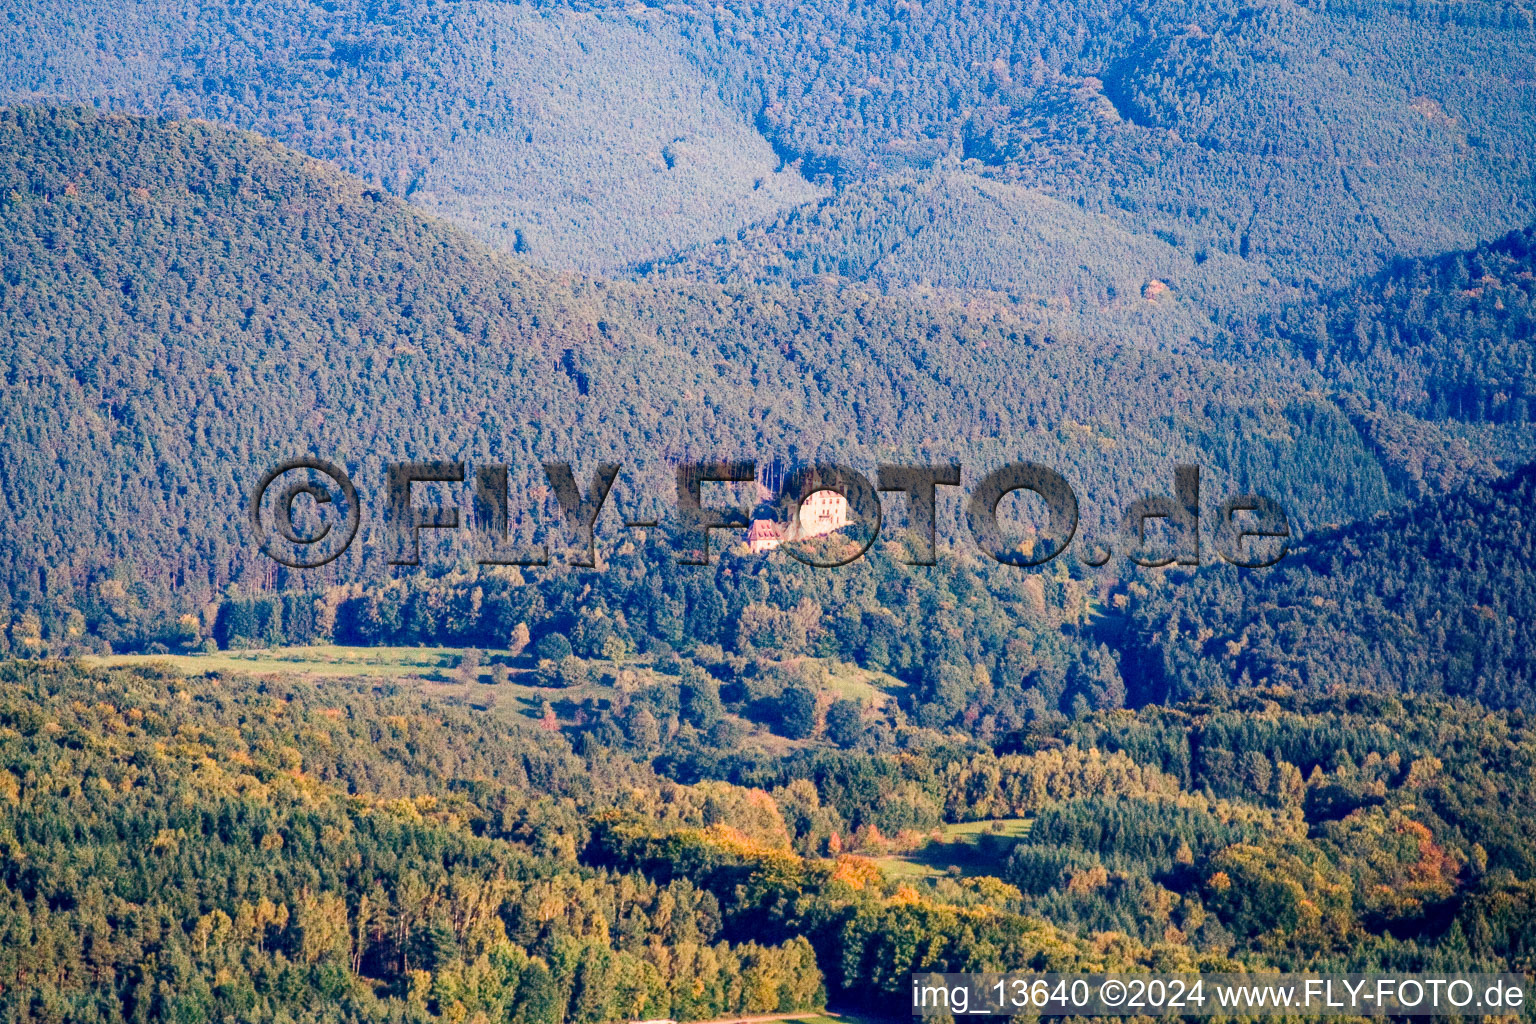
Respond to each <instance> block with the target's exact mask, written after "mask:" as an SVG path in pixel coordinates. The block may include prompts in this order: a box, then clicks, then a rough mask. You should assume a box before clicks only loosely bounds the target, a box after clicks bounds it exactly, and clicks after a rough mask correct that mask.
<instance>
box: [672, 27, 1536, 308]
mask: <svg viewBox="0 0 1536 1024" xmlns="http://www.w3.org/2000/svg"><path fill="white" fill-rule="evenodd" d="M685 9H687V10H692V11H693V13H694V17H693V18H692V19H691V20H690V21H688V22H687V30H688V32H689V34H690V36H691V38H692V39H693V40H694V42H695V45H696V46H698V48H699V51H700V54H701V57H700V60H701V61H702V62H703V63H704V65H705V66H713V67H716V68H718V69H719V71H718V73H719V74H721V75H723V76H724V78H725V80H726V81H727V84H728V88H729V90H730V92H731V95H732V96H734V97H735V99H736V102H737V103H738V104H740V105H741V106H742V108H743V109H744V110H747V111H749V112H757V113H758V114H759V117H760V123H761V124H762V125H763V126H764V130H765V131H766V132H767V133H768V134H769V136H770V138H771V139H773V141H774V143H775V145H776V146H777V147H778V148H779V149H780V151H781V152H783V153H785V154H786V155H794V156H799V157H802V158H803V159H804V166H805V167H806V168H807V169H808V171H822V172H826V173H830V174H832V175H833V176H835V177H837V178H839V179H841V180H852V179H856V178H865V177H870V176H878V175H880V174H882V173H885V172H887V171H889V170H890V169H892V168H895V167H904V166H911V165H914V164H916V165H919V166H927V165H930V164H932V163H933V162H934V161H936V160H939V159H941V158H943V157H946V156H948V157H956V158H960V159H966V160H975V161H976V164H975V165H974V166H975V167H976V169H978V170H980V171H981V172H982V173H986V174H990V175H995V176H999V177H1003V178H1006V179H1009V180H1014V181H1018V182H1021V183H1024V184H1028V185H1032V186H1035V187H1037V188H1040V189H1042V190H1043V191H1045V192H1046V193H1048V194H1050V195H1052V196H1054V197H1056V198H1060V199H1066V200H1070V201H1073V202H1081V203H1083V204H1084V205H1085V206H1086V207H1087V208H1089V209H1092V210H1099V211H1103V212H1106V213H1108V214H1110V215H1111V216H1113V217H1115V218H1116V219H1118V220H1119V221H1120V222H1121V223H1122V224H1123V225H1124V226H1126V227H1128V228H1130V229H1131V230H1133V231H1136V232H1138V233H1156V234H1159V235H1162V236H1163V237H1165V238H1166V239H1167V240H1168V241H1170V242H1171V243H1173V244H1175V245H1178V246H1179V247H1180V248H1182V249H1184V250H1185V251H1186V252H1187V253H1188V254H1189V255H1191V256H1193V257H1195V258H1200V257H1201V256H1202V255H1206V254H1210V253H1215V252H1225V253H1232V254H1237V255H1240V256H1243V257H1247V258H1251V259H1255V260H1262V261H1264V262H1267V263H1268V264H1270V265H1271V266H1272V267H1273V268H1274V269H1275V270H1276V271H1278V272H1279V273H1281V274H1282V275H1283V276H1284V277H1287V278H1290V277H1298V278H1315V279H1319V280H1334V281H1337V280H1338V279H1340V278H1346V279H1347V278H1352V277H1354V276H1356V275H1357V274H1359V273H1360V272H1362V271H1370V270H1374V269H1376V267H1377V266H1379V265H1380V263H1381V262H1382V261H1384V260H1385V259H1389V258H1391V257H1393V256H1397V255H1406V254H1422V253H1429V252H1435V251H1440V250H1444V249H1449V248H1455V247H1460V246H1466V245H1469V244H1472V243H1474V242H1475V241H1476V240H1478V239H1479V238H1486V237H1490V236H1493V235H1497V234H1501V233H1503V232H1504V231H1507V230H1509V229H1510V228H1512V227H1515V226H1518V225H1520V224H1523V223H1526V222H1528V221H1529V220H1531V219H1532V210H1533V207H1532V200H1533V198H1536V190H1533V181H1532V163H1531V155H1530V154H1531V153H1532V151H1533V142H1536V135H1533V132H1536V92H1533V89H1536V86H1533V84H1532V83H1531V81H1530V79H1529V76H1527V75H1525V74H1524V72H1523V69H1525V68H1528V67H1529V66H1530V63H1531V60H1532V55H1533V53H1536V32H1533V30H1532V23H1531V18H1530V15H1529V12H1528V11H1526V10H1525V9H1524V8H1522V7H1519V6H1513V7H1509V8H1508V9H1504V10H1503V13H1502V14H1501V15H1498V16H1496V17H1483V16H1481V14H1480V13H1479V12H1480V11H1481V9H1482V8H1481V6H1480V5H1467V4H1463V5H1447V6H1444V7H1423V8H1421V9H1418V10H1415V11H1408V10H1404V9H1401V8H1399V7H1398V6H1396V5H1391V4H1359V5H1351V6H1350V7H1348V8H1346V7H1344V6H1343V5H1322V4H1311V5H1303V4H1296V3H1264V4H1255V5H1249V6H1245V7H1242V8H1240V9H1233V8H1231V7H1230V5H1223V4H1212V3H1204V2H1198V0H1185V2H1179V3H1171V4H1169V3H1158V4H1150V3H1124V2H1112V0H1099V2H1095V3H1089V4H1082V3H1076V2H1071V3H1068V2H1064V0H1057V2H1045V3H1030V4H1014V3H1002V2H973V3H962V4H935V5H914V4H908V3H903V2H892V3H878V4H851V3H847V2H846V0H825V2H821V3H815V4H808V5H805V4H802V5H794V6H793V7H792V8H791V7H786V6H772V5H770V6H766V7H762V8H754V9H752V10H751V11H745V10H736V9H730V10H719V11H716V10H715V9H705V8H703V7H702V6H700V7H693V8H685Z"/></svg>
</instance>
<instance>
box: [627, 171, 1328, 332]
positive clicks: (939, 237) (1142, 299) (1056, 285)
mask: <svg viewBox="0 0 1536 1024" xmlns="http://www.w3.org/2000/svg"><path fill="white" fill-rule="evenodd" d="M651 269H653V270H654V271H656V272H659V273H661V274H665V275H680V276H684V277H697V278H702V279H705V280H718V281H738V282H739V281H752V280H764V281H806V280H812V279H815V278H818V277H821V276H823V275H840V276H845V277H853V278H858V279H862V280H867V281H870V282H871V283H874V284H877V285H878V286H880V287H881V288H883V289H885V290H887V291H914V290H916V291H921V290H922V289H923V288H924V287H925V286H932V287H933V288H936V289H958V290H968V291H994V292H1001V293H1004V294H1006V295H1007V296H1008V297H1009V298H1010V299H1012V300H1014V301H1017V302H1020V303H1023V304H1024V305H1025V306H1026V307H1027V308H1029V309H1030V310H1031V312H1032V314H1033V315H1038V316H1040V317H1042V318H1045V319H1048V320H1050V321H1051V322H1054V323H1059V324H1062V325H1064V326H1067V327H1069V328H1070V329H1071V330H1073V331H1075V332H1078V333H1082V334H1086V335H1090V336H1100V337H1106V338H1109V337H1113V338H1118V339H1121V340H1135V341H1138V342H1141V343H1148V344H1154V343H1155V344H1168V345H1174V346H1179V345H1182V344H1184V343H1186V342H1188V341H1189V340H1190V339H1191V338H1198V339H1200V340H1201V341H1206V340H1209V338H1210V336H1211V334H1212V332H1213V331H1214V330H1216V329H1217V325H1218V324H1220V323H1221V322H1222V320H1223V316H1224V314H1228V313H1231V312H1232V311H1234V310H1239V309H1249V308H1256V307H1270V306H1274V305H1276V304H1280V303H1285V302H1291V301H1295V300H1296V298H1297V297H1298V295H1297V293H1296V292H1295V290H1294V289H1292V288H1289V287H1287V286H1285V285H1283V284H1282V283H1281V282H1280V281H1279V280H1277V279H1276V277H1275V275H1273V274H1272V273H1270V272H1269V271H1268V270H1267V269H1266V268H1265V267H1264V266H1263V265H1261V264H1255V263H1252V262H1249V261H1246V260H1243V259H1241V258H1239V257H1237V256H1232V255H1226V254H1222V253H1216V254H1214V255H1212V256H1210V257H1209V258H1207V259H1203V260H1199V261H1196V260H1195V259H1194V258H1192V257H1191V255H1190V254H1189V253H1188V252H1186V251H1184V250H1181V249H1180V248H1178V247H1176V246H1173V245H1170V244H1169V243H1168V242H1166V241H1164V240H1163V239H1161V238H1158V237H1156V236H1154V235H1147V234H1136V233H1133V232H1132V231H1130V230H1128V229H1127V228H1126V227H1125V226H1124V225H1123V224H1121V223H1120V222H1119V221H1117V220H1115V219H1114V218H1112V217H1110V216H1108V215H1107V214H1103V213H1089V212H1087V211H1085V210H1083V209H1081V208H1080V207H1078V206H1077V205H1076V204H1073V203H1068V202H1063V201H1062V200H1059V199H1054V198H1052V197H1050V196H1048V195H1045V194H1044V193H1042V192H1040V191H1038V190H1035V189H1031V188H1026V187H1024V186H1021V185H1016V184H1013V183H1010V182H1005V181H1000V180H998V179H996V178H991V177H985V176H982V175H978V174H974V173H970V172H967V171H962V170H959V169H955V168H949V169H942V170H935V171H910V170H909V171H900V172H895V173H893V174H890V175H887V176H885V177H882V178H879V179H874V180H867V181H866V180H860V181H854V182H850V183H849V184H848V185H847V186H845V187H844V188H842V189H841V190H840V191H839V192H838V194H837V195H836V196H835V197H833V198H829V199H826V200H824V201H822V202H821V203H819V204H815V205H807V206H803V207H799V208H796V209H794V210H791V211H789V212H787V213H785V214H783V215H781V216H780V217H778V218H777V219H775V220H774V221H773V222H771V223H769V224H764V225H758V226H754V227H753V228H750V229H747V230H743V231H740V232H738V233H737V234H736V235H735V236H734V237H732V238H730V239H727V240H723V241H720V242H716V243H713V244H710V245H706V246H700V247H698V248H696V249H691V250H687V251H685V252H683V253H680V254H679V255H678V256H676V257H673V258H671V259H668V260H664V261H659V262H658V263H656V264H654V265H653V266H652V268H651Z"/></svg>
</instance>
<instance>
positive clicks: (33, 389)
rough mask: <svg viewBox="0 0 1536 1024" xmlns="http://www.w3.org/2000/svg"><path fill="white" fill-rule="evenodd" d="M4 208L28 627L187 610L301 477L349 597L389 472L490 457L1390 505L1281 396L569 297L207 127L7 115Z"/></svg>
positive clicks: (787, 307) (973, 322)
mask: <svg viewBox="0 0 1536 1024" xmlns="http://www.w3.org/2000/svg"><path fill="white" fill-rule="evenodd" d="M0 209H3V213H4V216H3V218H0V243H3V245H4V247H5V251H6V252H7V253H8V260H7V263H6V268H5V272H4V277H3V278H0V336H3V337H4V338H6V340H7V348H6V351H5V362H4V364H3V372H4V373H5V378H6V384H7V389H8V401H7V402H6V403H5V406H4V410H3V417H0V437H3V438H4V441H5V443H4V446H3V450H4V452H5V458H4V459H3V460H0V494H3V496H4V501H3V503H0V508H3V510H4V517H5V518H4V519H3V521H0V535H3V536H4V537H5V538H6V543H5V544H4V545H3V552H4V558H5V560H6V579H7V584H8V586H9V587H10V589H11V592H12V600H13V601H14V602H16V603H19V604H23V605H25V604H28V603H31V602H33V601H39V600H43V599H45V598H46V599H48V600H52V598H51V597H49V595H55V596H57V595H59V594H64V595H66V596H67V592H68V591H69V590H70V589H71V588H73V587H76V586H86V585H89V584H90V581H91V580H92V579H93V578H95V576H96V574H98V573H100V572H103V571H109V570H112V569H113V567H125V568H124V569H123V571H125V572H128V573H129V576H130V578H132V579H136V580H139V581H141V583H142V585H143V586H145V587H147V588H149V589H150V590H151V591H155V592H162V593H164V594H174V593H183V594H185V595H187V597H188V599H191V598H192V597H193V596H195V595H198V594H202V595H204V596H206V595H207V593H209V588H214V589H217V588H221V587H222V586H223V585H224V584H225V583H226V582H227V581H228V580H229V579H231V578H232V577H240V576H241V575H243V574H245V573H248V572H254V573H260V572H265V571H267V570H269V569H270V565H269V563H267V562H266V560H265V559H264V558H262V557H260V556H257V555H256V554H255V551H254V545H253V544H252V543H251V541H250V538H249V537H248V536H247V535H246V527H245V525H244V516H245V502H246V499H247V495H248V493H249V488H250V487H251V486H252V485H253V483H254V481H255V479H256V478H257V477H258V476H259V475H260V474H261V473H262V472H263V471H264V470H266V469H267V468H268V467H269V466H271V465H272V464H274V463H275V462H277V461H278V460H279V459H282V458H285V457H288V456H291V455H293V454H295V453H300V452H316V453H320V454H323V455H325V456H326V457H329V458H334V459H337V460H340V461H342V462H343V463H344V464H346V465H349V466H351V467H352V470H353V471H354V472H355V473H357V474H358V485H359V487H360V488H362V489H363V490H364V492H365V494H366V495H367V496H368V504H369V509H370V511H369V513H368V515H367V517H366V523H365V528H364V532H363V534H362V536H361V537H360V539H359V542H358V543H357V544H355V545H354V548H353V550H352V552H350V553H349V554H348V556H347V558H348V559H353V558H354V556H355V559H354V560H353V561H352V562H349V563H347V564H346V565H341V564H338V569H339V570H340V569H344V570H345V571H346V572H347V573H355V572H356V571H357V570H358V568H359V566H367V565H374V564H375V563H376V562H377V561H378V560H379V558H380V553H379V552H380V549H379V548H378V547H377V543H378V542H379V539H380V535H379V534H378V533H377V531H378V529H379V528H380V523H381V521H382V517H381V515H380V514H379V510H380V504H379V503H380V502H382V496H383V493H384V491H383V484H382V470H383V464H384V462H385V461H386V460H390V459H401V458H436V457H442V458H456V457H462V458H466V459H468V460H470V461H471V462H475V461H477V460H478V461H489V460H496V461H504V462H508V463H510V464H512V466H513V467H514V473H515V481H514V482H515V483H517V485H518V487H519V488H520V490H519V491H518V493H520V494H523V493H530V492H529V490H528V489H529V488H531V487H532V486H533V485H535V484H537V483H541V482H542V481H541V478H540V477H539V476H538V474H539V472H540V471H539V469H538V464H539V462H540V461H541V460H547V459H562V460H566V459H568V460H572V461H575V462H577V463H578V464H579V466H580V467H588V468H584V469H582V476H583V480H585V479H586V475H585V474H586V473H587V472H589V471H590V469H589V467H590V464H591V463H592V462H595V461H598V460H607V459H613V460H615V461H620V462H623V463H625V464H626V465H630V466H636V467H638V469H637V473H639V472H641V471H642V470H644V469H645V467H647V466H649V467H650V469H651V470H654V471H655V473H654V478H652V477H646V476H643V475H642V476H641V477H640V478H639V482H640V483H641V484H648V485H649V484H654V485H655V486H656V490H657V491H658V492H660V493H661V494H663V495H665V494H668V493H670V487H671V484H670V479H671V476H670V473H671V470H670V468H669V463H670V461H672V460H677V459H680V458H683V457H686V456H689V455H692V456H695V457H731V456H746V457H753V458H759V459H770V458H778V459H783V460H792V461H794V460H798V461H806V460H809V459H812V458H819V457H842V458H846V459H850V460H854V461H856V462H858V463H859V464H861V465H866V466H867V465H868V464H869V463H870V462H872V461H873V460H874V459H876V458H878V457H880V456H881V455H882V454H896V453H906V454H908V455H909V456H910V455H911V454H912V453H925V454H927V455H929V456H931V457H935V458H942V459H946V460H947V459H959V460H960V461H962V462H963V463H964V464H965V465H966V467H967V472H968V473H969V474H971V475H970V477H968V479H971V480H974V479H975V476H976V474H979V473H981V472H984V471H986V469H989V468H991V467H994V466H996V465H999V464H1001V463H1002V462H1004V461H1009V460H1013V459H1018V458H1031V459H1034V460H1035V461H1039V462H1044V463H1046V464H1048V465H1052V466H1055V467H1058V468H1059V469H1060V470H1061V471H1062V472H1063V473H1064V474H1067V475H1068V476H1069V478H1070V479H1071V480H1072V482H1073V485H1074V486H1075V487H1076V488H1077V489H1078V493H1079V499H1080V501H1081V503H1082V517H1083V518H1082V523H1083V526H1082V529H1083V531H1084V532H1085V533H1087V532H1096V533H1098V534H1102V533H1103V531H1104V530H1105V529H1106V528H1107V527H1108V526H1109V525H1110V524H1113V523H1115V522H1116V521H1117V520H1118V514H1119V510H1120V508H1121V507H1123V505H1124V504H1125V503H1126V502H1128V501H1130V500H1132V499H1133V498H1135V497H1139V496H1140V495H1141V494H1144V493H1147V492H1149V491H1152V492H1166V491H1167V490H1168V489H1170V488H1171V486H1172V477H1171V474H1172V466H1173V464H1174V463H1175V462H1178V461H1196V462H1200V463H1201V464H1202V465H1203V466H1204V472H1205V474H1206V475H1205V477H1204V480H1205V482H1206V486H1207V488H1208V496H1209V500H1210V501H1211V502H1217V501H1220V500H1221V498H1222V496H1223V495H1224V494H1226V493H1228V492H1230V491H1231V490H1233V489H1236V488H1244V489H1254V488H1258V489H1262V490H1264V491H1266V492H1267V493H1274V494H1276V495H1278V496H1280V497H1283V498H1284V500H1285V501H1286V502H1287V503H1288V506H1289V507H1290V508H1291V509H1292V514H1293V516H1294V518H1295V521H1296V523H1297V526H1298V528H1299V529H1304V528H1305V527H1306V526H1307V524H1309V523H1318V522H1330V521H1338V520H1340V519H1342V518H1345V517H1346V516H1348V515H1350V514H1354V513H1357V512H1368V511H1374V510H1376V509H1380V508H1385V507H1389V506H1391V505H1392V504H1393V503H1394V502H1395V500H1396V499H1395V498H1394V496H1393V492H1392V491H1391V489H1390V487H1389V486H1388V484H1387V481H1386V478H1385V476H1384V475H1383V472H1382V470H1381V468H1380V466H1379V465H1378V463H1377V462H1376V461H1375V458H1374V457H1373V456H1372V454H1371V453H1370V452H1369V450H1368V449H1367V448H1366V446H1365V444H1364V442H1363V441H1362V440H1361V438H1360V436H1359V435H1358V433H1357V432H1356V431H1355V430H1354V429H1353V428H1352V427H1351V425H1350V424H1349V422H1348V421H1347V420H1346V419H1345V418H1344V416H1343V415H1342V414H1341V413H1339V412H1338V411H1337V410H1336V409H1334V407H1333V406H1332V404H1331V403H1329V402H1328V401H1327V400H1326V399H1325V398H1324V397H1323V396H1322V395H1320V394H1316V393H1310V394H1309V393H1307V392H1306V388H1307V387H1308V385H1309V382H1312V378H1311V377H1310V375H1309V372H1307V371H1304V370H1303V371H1291V370H1287V369H1286V368H1285V367H1283V366H1282V365H1279V364H1274V363H1266V362H1259V363H1255V364H1251V365H1245V366H1242V367H1234V366H1230V365H1225V364H1223V363H1220V362H1216V361H1213V360H1210V359H1206V358H1202V357H1199V356H1197V355H1177V356H1175V355H1166V354H1159V353H1154V352H1148V351H1144V350H1137V349H1136V348H1134V347H1128V346H1123V345H1113V344H1106V343H1094V342H1088V341H1081V340H1078V339H1075V338H1072V337H1070V336H1058V335H1053V334H1051V333H1049V332H1047V331H1042V330H1040V328H1039V326H1038V325H1036V324H1033V323H1031V322H1029V321H1026V320H1023V319H1021V318H1020V317H1019V315H1018V312H1017V310H1016V308H1014V307H1012V306H1009V305H1004V304H998V303H992V304H988V303H985V302H981V301H976V300H967V301H965V302H956V303H947V302H930V301H912V300H909V299H906V298H903V297H900V296H879V295H874V294H869V293H862V292H858V291H855V290H852V289H843V290H834V289H824V288H802V289H791V288H787V287H775V288H764V287H761V286H752V287H721V286H718V285H716V286H706V285H699V284H691V285H686V286H676V285H670V284H668V285H657V286H644V285H639V286H637V285H629V284H623V285H617V284H603V283H602V282H594V281H591V280H586V279H581V278H570V279H562V278H561V277H560V276H557V275H553V274H549V273H547V272H543V271H538V270H535V269H532V268H529V267H527V266H526V265H523V264H521V263H519V262H518V261H515V260H512V259H509V258H506V257H504V256H501V255H499V254H496V253H494V252H492V251H488V250H485V249H483V248H481V247H479V246H478V245H476V244H474V243H473V242H472V241H471V240H469V239H467V238H465V237H463V236H461V235H459V234H458V233H457V232H455V231H453V230H451V229H449V228H448V227H446V226H445V225H442V224H440V223H434V222H432V221H430V220H428V219H425V218H422V217H421V216H420V215H419V214H418V213H416V212H415V211H414V210H412V209H411V208H410V207H408V206H405V205H403V204H400V203H399V202H397V201H395V200H393V199H391V198H389V197H388V196H386V195H383V194H381V193H380V192H378V191H376V190H373V189H370V188H368V187H367V186H366V185H365V184H364V183H362V182H360V181H358V180H356V179H353V178H349V177H347V176H344V175H341V174H339V173H337V172H335V171H333V170H329V169H327V168H326V167H324V166H323V165H319V164H315V163H313V162H309V161H305V160H303V159H301V158H299V157H297V156H295V155H294V154H292V153H291V152H288V151H286V150H284V149H282V148H281V147H279V146H276V145H274V144H271V143H268V142H264V141H262V140H260V139H258V138H255V137H253V136H250V135H245V134H239V133H230V132H227V131H225V130H222V129H218V128H215V127H213V126H209V125H207V124H202V123H196V122H193V123H185V122H175V123H162V122H155V121H150V120H143V119H136V118H130V117H124V116H116V115H114V116H100V115H97V114H95V113H93V112H91V111H89V110H73V111H70V110H65V111H54V110H20V111H11V112H8V113H6V114H5V115H4V117H3V118H0ZM1298 373H1299V374H1300V375H1299V376H1298V375H1297V374H1298ZM1234 424H1236V425H1237V426H1240V427H1241V429H1242V431H1243V435H1242V436H1243V437H1245V438H1247V440H1246V441H1245V442H1244V443H1243V444H1241V445H1235V442H1234V440H1233V438H1234V436H1235V435H1234V431H1235V430H1236V429H1237V427H1236V426H1234ZM1217 441H1219V443H1215V442H1217ZM643 497H644V494H643V493H642V492H640V491H638V490H636V489H635V488H632V487H629V485H628V484H626V486H625V488H624V489H622V491H621V493H619V494H617V495H616V497H615V499H614V502H613V504H614V505H615V507H620V506H622V507H623V509H628V508H630V507H632V504H633V502H635V501H638V500H640V499H641V498H643ZM466 500H467V499H466ZM667 500H668V501H670V499H667ZM530 502H534V503H536V502H537V498H530ZM959 507H960V502H959V499H958V498H955V497H951V498H947V499H946V505H945V508H946V510H947V512H946V514H949V513H953V512H955V511H956V510H958V509H959ZM531 511H532V506H531V505H530V506H529V507H528V508H527V509H526V512H525V514H526V513H527V512H531ZM621 511H622V509H621ZM613 514H614V515H618V514H619V513H613ZM954 521H955V517H953V516H951V517H950V518H949V519H948V520H947V522H950V523H953V522H954ZM951 536H953V537H954V538H955V539H956V541H957V542H961V543H968V542H964V541H962V540H961V537H962V536H963V535H961V534H956V533H951Z"/></svg>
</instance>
